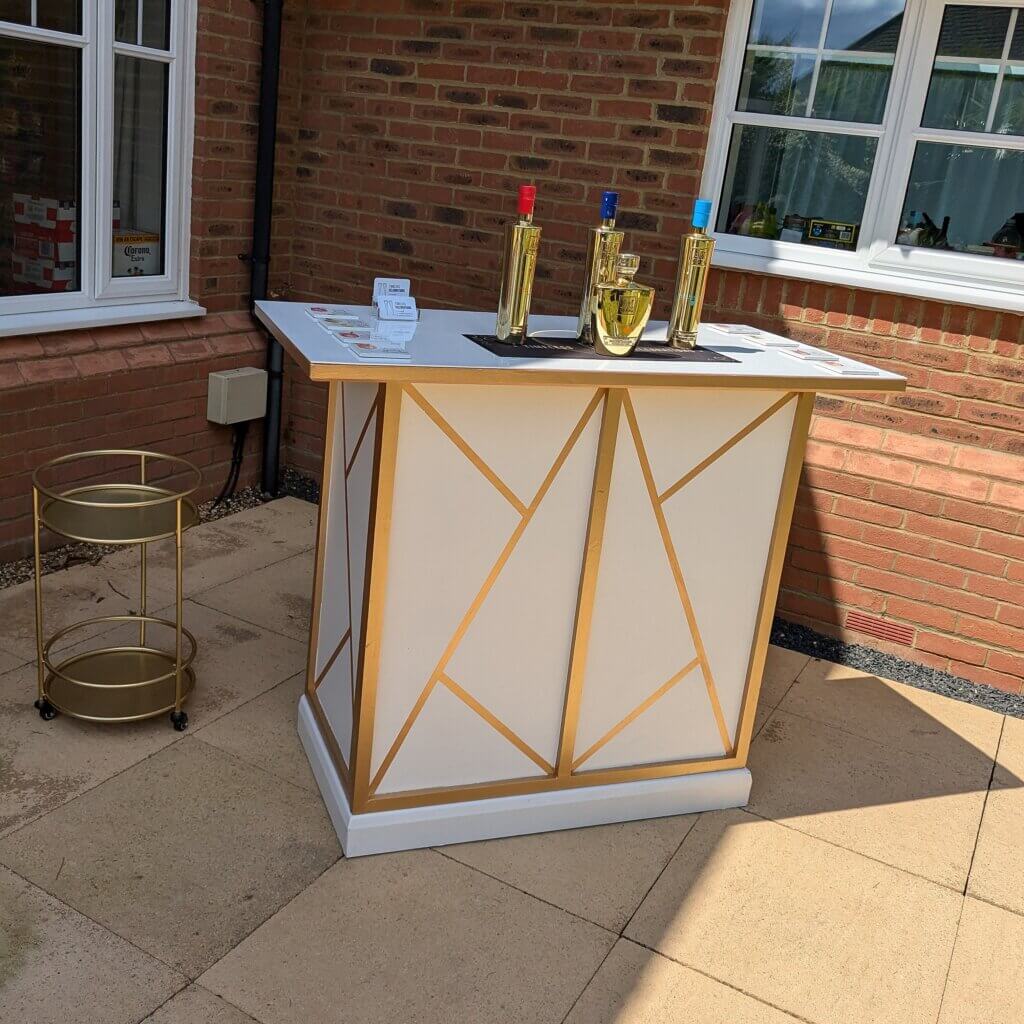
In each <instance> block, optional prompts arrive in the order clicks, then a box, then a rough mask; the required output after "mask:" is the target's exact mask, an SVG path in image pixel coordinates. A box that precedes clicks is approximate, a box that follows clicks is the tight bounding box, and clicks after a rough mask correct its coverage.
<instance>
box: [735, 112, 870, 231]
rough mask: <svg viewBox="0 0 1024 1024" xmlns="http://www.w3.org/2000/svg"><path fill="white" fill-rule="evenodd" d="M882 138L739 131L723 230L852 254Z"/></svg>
mask: <svg viewBox="0 0 1024 1024" xmlns="http://www.w3.org/2000/svg"><path fill="white" fill-rule="evenodd" d="M876 147H877V139H873V138H863V137H861V136H856V135H831V134H828V133H826V132H807V131H797V130H795V129H788V128H766V127H760V126H751V125H736V126H735V127H734V128H733V134H732V144H731V145H730V147H729V162H728V165H727V169H726V175H725V188H724V189H723V194H722V203H721V206H720V213H719V217H718V230H719V231H726V232H729V233H730V234H737V235H749V236H752V237H757V238H773V239H779V240H781V241H784V242H802V243H804V244H807V245H823V246H827V247H830V248H841V249H852V248H855V246H856V242H857V234H858V232H859V230H860V222H861V219H862V218H863V215H864V200H865V197H866V196H867V191H868V183H869V182H870V180H871V167H872V164H873V163H874V159H875V149H876Z"/></svg>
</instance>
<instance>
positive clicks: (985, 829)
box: [967, 717, 1024, 914]
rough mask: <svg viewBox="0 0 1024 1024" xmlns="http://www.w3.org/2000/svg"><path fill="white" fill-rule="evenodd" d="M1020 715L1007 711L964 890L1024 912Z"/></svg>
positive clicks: (1023, 743)
mask: <svg viewBox="0 0 1024 1024" xmlns="http://www.w3.org/2000/svg"><path fill="white" fill-rule="evenodd" d="M1022 780H1024V721H1022V720H1021V719H1019V718H1009V717H1007V718H1006V720H1005V723H1004V727H1003V735H1002V739H1001V740H1000V743H999V751H998V753H997V754H996V765H995V771H994V772H993V775H992V787H991V789H990V790H989V794H988V800H986V802H985V814H984V816H983V817H982V819H981V830H980V832H979V833H978V846H977V849H976V850H975V852H974V863H973V864H972V865H971V877H970V879H969V881H968V883H967V892H968V893H969V894H970V895H972V896H978V897H979V898H981V899H984V900H988V901H989V902H990V903H997V904H999V906H1001V907H1005V908H1006V909H1007V910H1012V911H1013V912H1014V913H1017V914H1024V781H1022Z"/></svg>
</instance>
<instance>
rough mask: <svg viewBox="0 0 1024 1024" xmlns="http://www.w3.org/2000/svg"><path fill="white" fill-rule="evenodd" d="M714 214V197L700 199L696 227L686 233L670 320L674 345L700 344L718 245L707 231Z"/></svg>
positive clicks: (671, 339) (696, 214) (678, 346)
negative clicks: (700, 328)
mask: <svg viewBox="0 0 1024 1024" xmlns="http://www.w3.org/2000/svg"><path fill="white" fill-rule="evenodd" d="M710 217H711V200H709V199H698V200H697V202H696V203H694V204H693V231H692V232H691V233H690V234H688V235H685V236H684V237H683V247H682V251H681V252H680V254H679V277H678V280H677V281H676V296H675V299H674V300H673V302H672V318H671V320H669V324H668V343H669V344H670V345H671V346H672V347H673V348H695V347H696V345H697V328H698V327H699V326H700V313H701V307H702V306H703V305H704V291H705V289H706V288H707V284H708V271H709V270H710V269H711V254H712V253H713V252H714V249H715V240H714V239H713V238H712V237H711V236H710V235H709V234H708V233H707V226H708V221H709V220H710Z"/></svg>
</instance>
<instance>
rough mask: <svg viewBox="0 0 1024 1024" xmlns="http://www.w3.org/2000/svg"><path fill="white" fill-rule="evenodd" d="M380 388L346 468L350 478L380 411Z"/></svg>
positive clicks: (346, 474)
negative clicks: (364, 440)
mask: <svg viewBox="0 0 1024 1024" xmlns="http://www.w3.org/2000/svg"><path fill="white" fill-rule="evenodd" d="M380 391H381V389H380V387H378V388H377V396H376V397H375V398H374V400H373V403H372V404H371V406H370V411H369V412H368V413H367V414H366V420H365V421H364V422H363V426H362V428H361V429H360V431H359V437H357V438H356V443H355V446H354V447H353V448H352V455H351V456H350V457H349V460H348V464H347V465H346V466H345V476H348V475H349V473H351V472H352V467H353V466H354V465H355V464H356V459H357V458H358V457H359V449H360V448H361V447H362V444H363V438H364V437H366V434H367V432H368V431H369V429H370V424H371V423H373V422H374V419H375V418H376V416H377V413H378V411H379V410H380Z"/></svg>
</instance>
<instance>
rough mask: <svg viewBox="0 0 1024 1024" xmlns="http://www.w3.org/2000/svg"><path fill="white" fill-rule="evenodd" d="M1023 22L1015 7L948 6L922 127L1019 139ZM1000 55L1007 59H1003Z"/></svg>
mask: <svg viewBox="0 0 1024 1024" xmlns="http://www.w3.org/2000/svg"><path fill="white" fill-rule="evenodd" d="M1022 29H1024V18H1022V17H1021V11H1020V9H1018V8H1011V7H980V6H976V5H971V6H967V5H959V4H958V5H950V6H948V7H947V8H946V11H945V13H944V14H943V16H942V28H941V29H940V31H939V44H938V47H937V50H936V56H935V63H934V65H933V67H932V75H931V80H930V81H929V83H928V98H927V100H926V101H925V107H924V115H923V116H922V118H921V124H922V126H923V127H925V128H942V129H946V130H950V131H960V132H994V133H997V134H1004V135H1008V134H1014V135H1019V134H1021V132H1022V127H1021V126H1022V124H1024V110H1022V108H1021V100H1022V95H1021V81H1022V76H1024V62H1022V63H1020V64H1013V63H1011V62H1012V61H1013V60H1014V59H1020V58H1018V57H1015V55H1016V54H1018V53H1020V56H1021V57H1024V52H1021V51H1024V31H1022ZM1004 53H1005V54H1006V57H1005V58H1004Z"/></svg>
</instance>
